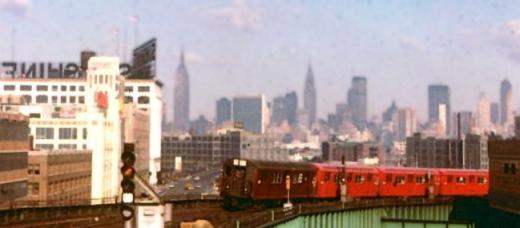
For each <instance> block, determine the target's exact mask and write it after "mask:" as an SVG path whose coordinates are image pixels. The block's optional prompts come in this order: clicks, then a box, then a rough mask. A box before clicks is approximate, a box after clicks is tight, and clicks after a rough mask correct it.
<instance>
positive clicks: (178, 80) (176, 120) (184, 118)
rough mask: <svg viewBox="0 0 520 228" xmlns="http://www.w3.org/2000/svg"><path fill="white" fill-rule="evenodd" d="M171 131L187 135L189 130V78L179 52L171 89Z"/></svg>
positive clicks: (182, 57)
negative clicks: (178, 62) (178, 61)
mask: <svg viewBox="0 0 520 228" xmlns="http://www.w3.org/2000/svg"><path fill="white" fill-rule="evenodd" d="M173 93H174V95H173V128H174V129H173V130H174V132H176V133H179V134H182V133H187V132H188V131H189V130H190V78H189V74H188V69H187V68H186V65H185V63H184V51H183V52H181V57H180V64H179V66H178V67H177V74H176V75H175V82H174V89H173Z"/></svg>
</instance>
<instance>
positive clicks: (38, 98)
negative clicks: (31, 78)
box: [36, 95, 49, 104]
mask: <svg viewBox="0 0 520 228" xmlns="http://www.w3.org/2000/svg"><path fill="white" fill-rule="evenodd" d="M48 101H49V99H48V98H47V96H45V95H38V96H36V103H38V104H45V103H47V102H48Z"/></svg>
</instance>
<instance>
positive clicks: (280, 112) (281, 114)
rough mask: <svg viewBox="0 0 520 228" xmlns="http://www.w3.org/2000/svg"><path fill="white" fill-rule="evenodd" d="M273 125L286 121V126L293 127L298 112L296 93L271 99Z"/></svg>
mask: <svg viewBox="0 0 520 228" xmlns="http://www.w3.org/2000/svg"><path fill="white" fill-rule="evenodd" d="M272 109H273V119H272V121H273V123H275V124H276V125H279V124H281V123H282V122H283V121H287V123H288V124H290V125H293V124H294V123H295V122H296V112H297V110H298V97H297V95H296V92H291V93H287V94H285V96H278V97H275V98H274V99H273V105H272Z"/></svg>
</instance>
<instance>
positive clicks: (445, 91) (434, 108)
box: [428, 85, 451, 133]
mask: <svg viewBox="0 0 520 228" xmlns="http://www.w3.org/2000/svg"><path fill="white" fill-rule="evenodd" d="M440 104H444V105H445V108H446V110H445V113H444V115H445V116H444V117H443V119H444V120H446V125H445V126H444V127H445V128H444V129H445V131H446V133H449V130H450V126H451V121H450V116H451V114H450V113H451V106H450V88H449V87H448V86H447V85H430V86H428V120H429V121H430V122H437V121H439V120H441V117H440V115H439V105H440Z"/></svg>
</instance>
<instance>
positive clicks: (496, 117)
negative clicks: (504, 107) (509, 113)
mask: <svg viewBox="0 0 520 228" xmlns="http://www.w3.org/2000/svg"><path fill="white" fill-rule="evenodd" d="M490 109H491V114H490V117H491V123H493V124H499V123H500V105H499V104H498V103H497V102H493V103H491V105H490Z"/></svg>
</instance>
